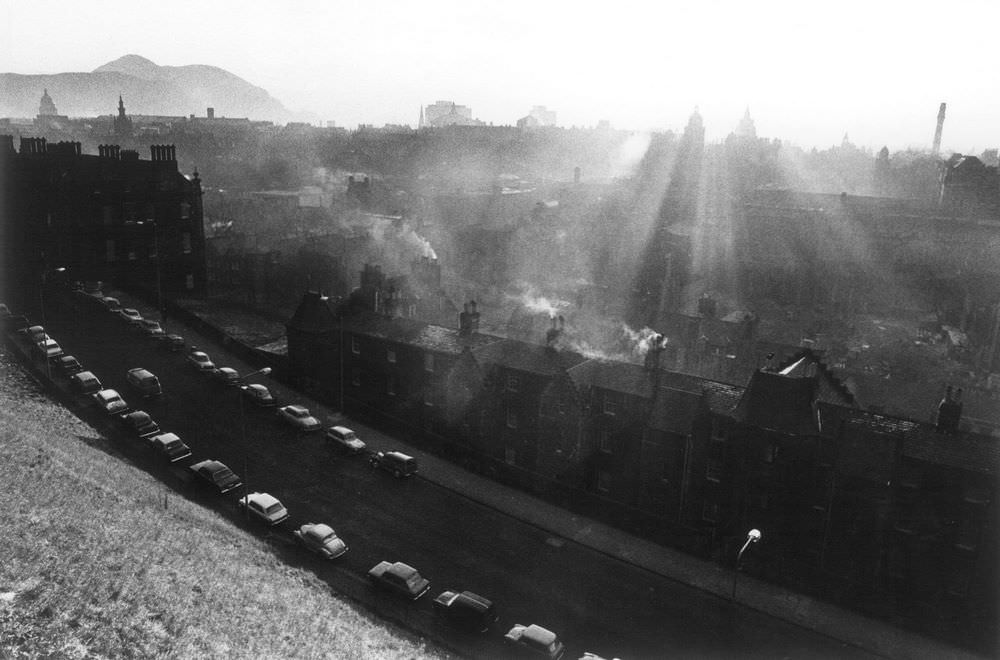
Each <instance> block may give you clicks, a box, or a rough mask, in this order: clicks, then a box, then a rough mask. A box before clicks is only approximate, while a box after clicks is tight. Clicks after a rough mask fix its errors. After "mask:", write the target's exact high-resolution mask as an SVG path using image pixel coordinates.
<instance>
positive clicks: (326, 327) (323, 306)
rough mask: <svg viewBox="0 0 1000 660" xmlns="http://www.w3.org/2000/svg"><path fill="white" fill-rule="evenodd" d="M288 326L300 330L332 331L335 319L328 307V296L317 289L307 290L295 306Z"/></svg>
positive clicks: (334, 327)
mask: <svg viewBox="0 0 1000 660" xmlns="http://www.w3.org/2000/svg"><path fill="white" fill-rule="evenodd" d="M288 327H289V328H294V329H295V330H301V331H302V332H332V331H333V330H336V328H337V319H336V316H334V313H333V310H332V309H330V304H329V299H328V298H326V297H325V296H322V295H320V293H319V292H318V291H307V292H306V294H305V295H304V296H302V302H300V303H299V306H298V307H296V308H295V314H294V315H292V320H290V321H289V322H288Z"/></svg>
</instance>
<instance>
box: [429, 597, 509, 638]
mask: <svg viewBox="0 0 1000 660" xmlns="http://www.w3.org/2000/svg"><path fill="white" fill-rule="evenodd" d="M434 613H435V614H437V615H438V616H441V617H443V618H444V619H445V620H447V621H448V622H449V623H451V624H452V625H454V626H456V627H457V628H462V629H463V630H469V631H472V632H486V631H487V630H489V629H490V626H492V625H493V624H494V623H496V622H497V620H498V619H499V616H498V615H497V611H496V608H495V607H494V606H493V602H492V601H490V600H488V599H486V598H483V597H482V596H479V595H477V594H474V593H472V592H471V591H463V592H461V593H459V592H457V591H443V592H441V594H439V595H438V597H437V598H435V599H434Z"/></svg>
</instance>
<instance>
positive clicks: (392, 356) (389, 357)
mask: <svg viewBox="0 0 1000 660" xmlns="http://www.w3.org/2000/svg"><path fill="white" fill-rule="evenodd" d="M385 360H386V362H392V363H395V362H396V349H394V348H387V349H385Z"/></svg>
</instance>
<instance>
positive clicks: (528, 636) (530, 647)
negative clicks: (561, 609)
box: [504, 623, 566, 660]
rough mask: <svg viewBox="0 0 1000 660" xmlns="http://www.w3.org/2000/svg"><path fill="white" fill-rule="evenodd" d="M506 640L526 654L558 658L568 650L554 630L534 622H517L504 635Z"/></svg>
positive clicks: (552, 658)
mask: <svg viewBox="0 0 1000 660" xmlns="http://www.w3.org/2000/svg"><path fill="white" fill-rule="evenodd" d="M504 641H505V642H506V643H507V644H509V645H510V646H511V647H513V648H516V649H517V650H519V651H522V652H524V653H526V654H530V655H533V656H537V657H541V658H549V659H550V660H558V659H559V658H561V657H562V656H563V653H565V652H566V647H565V646H563V643H562V642H561V641H559V637H558V636H557V635H556V634H555V633H554V632H552V631H551V630H546V629H545V628H542V627H541V626H536V625H534V624H532V625H530V626H524V625H521V624H520V623H515V624H514V627H513V628H511V629H510V630H509V631H508V632H507V634H506V635H504Z"/></svg>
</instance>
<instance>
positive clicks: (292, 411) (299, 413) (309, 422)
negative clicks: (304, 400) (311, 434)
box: [278, 405, 323, 431]
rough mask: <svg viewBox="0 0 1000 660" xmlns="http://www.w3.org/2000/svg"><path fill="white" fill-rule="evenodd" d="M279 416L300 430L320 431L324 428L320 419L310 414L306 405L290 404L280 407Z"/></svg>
mask: <svg viewBox="0 0 1000 660" xmlns="http://www.w3.org/2000/svg"><path fill="white" fill-rule="evenodd" d="M278 417H279V418H281V419H282V420H284V421H285V422H287V423H288V424H290V425H291V426H293V427H294V428H296V429H297V430H299V431H319V430H320V429H321V428H323V425H322V424H320V422H319V420H318V419H316V418H315V417H313V416H312V415H310V414H309V409H308V408H306V407H304V406H299V405H290V406H282V407H280V408H278Z"/></svg>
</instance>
